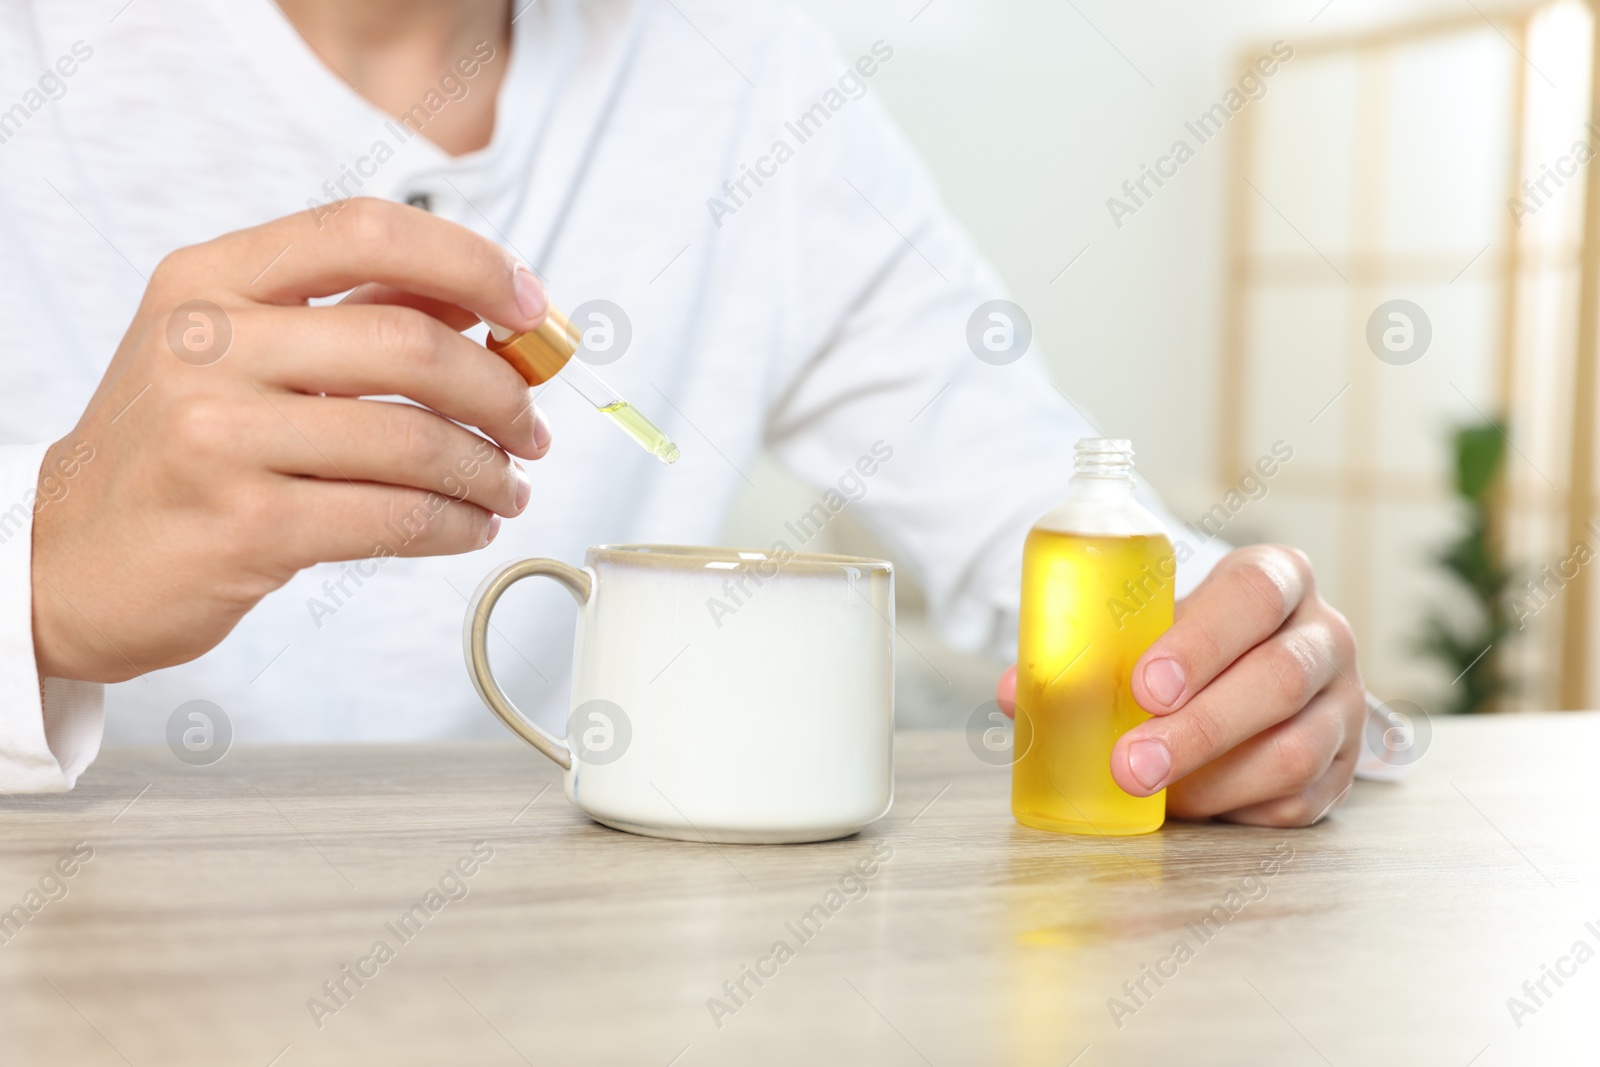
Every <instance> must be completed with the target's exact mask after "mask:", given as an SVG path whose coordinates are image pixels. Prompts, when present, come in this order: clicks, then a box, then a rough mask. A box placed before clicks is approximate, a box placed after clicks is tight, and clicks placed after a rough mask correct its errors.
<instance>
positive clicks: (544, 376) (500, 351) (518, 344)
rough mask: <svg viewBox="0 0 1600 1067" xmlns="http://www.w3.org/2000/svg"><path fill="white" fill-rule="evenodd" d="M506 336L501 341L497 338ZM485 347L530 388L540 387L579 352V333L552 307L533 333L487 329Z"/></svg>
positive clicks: (501, 328) (495, 327)
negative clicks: (501, 335) (518, 375)
mask: <svg viewBox="0 0 1600 1067" xmlns="http://www.w3.org/2000/svg"><path fill="white" fill-rule="evenodd" d="M500 333H505V334H506V335H507V336H505V337H504V338H501V337H498V336H496V335H497V334H500ZM484 344H485V345H486V346H487V347H488V349H489V351H491V352H494V353H495V354H497V355H498V356H500V357H501V358H502V359H504V360H505V361H506V362H507V363H509V364H511V366H513V367H514V368H516V371H517V373H518V374H520V375H522V377H523V379H524V380H525V381H527V383H528V385H529V386H536V385H543V384H544V383H545V382H548V381H549V380H550V379H551V378H554V377H555V376H556V375H557V374H559V373H561V368H562V367H565V366H566V365H567V361H568V360H569V359H571V358H572V354H573V353H574V352H576V351H577V350H578V344H579V337H578V332H577V331H576V330H574V329H573V328H572V323H570V322H568V321H567V317H566V316H565V315H563V314H562V313H561V311H560V310H559V309H557V308H554V307H552V308H551V309H550V310H549V311H548V312H547V313H546V314H545V317H544V321H543V322H541V323H540V324H539V325H538V326H537V327H536V328H535V329H532V330H529V331H528V332H527V333H511V332H510V331H509V330H506V329H505V328H504V327H503V326H495V325H493V324H491V325H490V327H489V336H488V337H487V338H485V340H484Z"/></svg>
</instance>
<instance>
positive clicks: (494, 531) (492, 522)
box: [483, 515, 500, 545]
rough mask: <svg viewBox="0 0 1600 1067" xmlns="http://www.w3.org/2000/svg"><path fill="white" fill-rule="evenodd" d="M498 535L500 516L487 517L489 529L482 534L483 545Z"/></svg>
mask: <svg viewBox="0 0 1600 1067" xmlns="http://www.w3.org/2000/svg"><path fill="white" fill-rule="evenodd" d="M499 535H500V516H498V515H490V516H489V529H488V530H487V531H485V532H484V535H483V543H484V544H486V545H487V544H488V543H489V542H491V541H493V540H494V539H495V538H496V537H498V536H499Z"/></svg>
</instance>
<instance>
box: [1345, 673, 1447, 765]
mask: <svg viewBox="0 0 1600 1067" xmlns="http://www.w3.org/2000/svg"><path fill="white" fill-rule="evenodd" d="M1366 697H1367V717H1366V721H1365V722H1364V723H1363V724H1362V731H1361V756H1360V757H1359V758H1358V759H1357V760H1356V777H1357V778H1369V779H1371V780H1373V781H1377V782H1392V781H1395V780H1397V779H1399V778H1403V777H1404V776H1405V775H1406V774H1407V773H1408V772H1409V771H1410V770H1411V765H1412V764H1414V763H1416V761H1417V760H1418V759H1420V758H1421V756H1422V753H1423V752H1424V751H1425V750H1426V749H1427V747H1428V741H1429V740H1430V738H1431V737H1432V731H1431V730H1430V729H1429V724H1428V722H1427V721H1426V715H1425V714H1424V715H1423V718H1422V720H1420V721H1419V720H1417V719H1414V718H1413V717H1411V716H1409V715H1406V714H1405V713H1404V712H1403V711H1401V710H1399V709H1397V708H1394V707H1391V706H1390V705H1388V704H1385V703H1383V702H1382V701H1380V700H1379V699H1378V698H1377V697H1375V696H1373V695H1372V694H1371V693H1368V694H1366ZM1395 703H1397V704H1400V705H1404V706H1408V707H1415V705H1409V704H1408V703H1407V702H1406V701H1404V700H1401V701H1396V702H1395ZM1416 711H1417V712H1418V714H1423V713H1422V709H1421V708H1417V709H1416Z"/></svg>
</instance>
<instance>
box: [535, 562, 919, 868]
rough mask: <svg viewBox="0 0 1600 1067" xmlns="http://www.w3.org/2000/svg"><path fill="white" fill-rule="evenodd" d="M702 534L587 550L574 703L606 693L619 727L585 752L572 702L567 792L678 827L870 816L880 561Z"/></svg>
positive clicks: (792, 827)
mask: <svg viewBox="0 0 1600 1067" xmlns="http://www.w3.org/2000/svg"><path fill="white" fill-rule="evenodd" d="M700 552H701V553H703V554H701V555H696V556H695V557H693V558H691V559H688V560H685V559H683V558H682V557H667V558H659V557H658V558H652V557H651V556H650V555H648V554H643V553H640V554H633V553H628V552H625V551H621V550H601V551H600V552H599V554H598V555H596V554H594V553H591V558H590V562H591V568H590V569H591V572H592V573H594V574H595V575H596V576H597V577H596V582H595V588H594V592H593V594H592V596H591V597H590V599H589V602H588V604H587V605H586V606H585V607H584V608H583V609H582V612H581V617H580V620H579V625H578V637H577V644H576V648H575V650H574V653H573V691H572V700H571V707H572V708H580V707H582V706H584V705H585V703H586V702H588V701H591V700H605V701H609V702H611V703H612V704H615V705H616V706H617V707H618V708H620V709H621V710H622V712H623V714H624V715H626V717H627V721H628V727H627V732H628V733H630V734H631V736H629V737H628V738H627V739H626V748H625V749H623V750H621V755H620V756H615V755H614V753H610V752H607V753H604V754H600V753H596V756H595V760H586V759H585V758H584V755H583V746H582V743H581V741H580V738H581V736H582V734H583V732H584V729H585V725H586V724H585V723H584V722H583V721H582V717H581V716H580V717H579V718H578V719H577V720H575V721H574V724H573V734H574V736H573V737H572V738H570V740H572V741H574V742H579V743H577V744H575V745H574V753H573V766H572V769H571V770H570V771H568V772H567V774H566V790H567V795H568V798H569V799H570V800H572V802H573V803H575V804H577V805H578V806H579V807H580V808H582V809H583V810H584V811H586V812H588V813H589V814H590V815H591V816H593V817H594V818H596V819H598V820H599V821H601V822H605V823H609V824H611V825H614V826H617V827H619V828H621V829H626V830H634V831H636V832H643V833H651V834H657V835H665V836H672V837H681V838H684V839H687V840H691V841H697V840H705V839H710V840H718V841H740V840H748V841H810V840H825V839H827V838H832V837H839V836H843V835H845V834H849V833H853V832H854V831H856V830H858V829H860V828H861V827H863V826H866V825H868V824H869V823H871V822H873V821H875V820H876V819H878V818H879V817H881V816H882V815H883V814H884V813H885V812H886V811H887V810H888V808H889V804H890V802H891V800H892V796H893V771H892V762H893V737H894V637H893V618H894V597H893V575H892V570H891V569H890V568H889V566H888V565H887V564H883V563H874V562H866V561H856V562H852V561H847V560H843V559H830V558H829V557H804V556H802V557H798V558H796V559H794V560H792V561H790V562H789V563H787V564H785V565H782V566H779V565H778V564H777V563H776V561H775V560H769V559H767V558H765V554H762V553H738V552H734V551H727V550H700ZM741 556H743V557H745V558H742V559H741ZM707 564H710V566H707ZM741 579H743V581H742V582H741V581H740V580H741ZM757 579H761V580H760V581H759V582H758V580H757ZM730 580H731V581H732V583H733V588H732V589H731V590H730V589H729V588H728V587H727V586H726V584H725V583H728V582H729V581H730ZM741 586H742V588H741ZM708 600H709V601H712V603H711V604H708ZM621 732H622V731H620V730H619V731H618V735H619V736H618V737H617V740H620V739H621V738H620V734H621ZM602 758H605V759H611V762H597V761H598V760H600V759H602Z"/></svg>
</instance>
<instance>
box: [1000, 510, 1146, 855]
mask: <svg viewBox="0 0 1600 1067" xmlns="http://www.w3.org/2000/svg"><path fill="white" fill-rule="evenodd" d="M1131 488H1132V486H1131V482H1130V483H1129V489H1130V491H1131ZM1175 573H1176V564H1175V562H1174V559H1173V552H1172V543H1171V542H1170V541H1169V540H1167V538H1166V537H1165V536H1162V535H1160V534H1155V535H1137V536H1126V537H1109V536H1081V535H1078V534H1074V533H1067V532H1061V531H1057V530H1052V529H1046V528H1042V527H1035V528H1034V529H1033V530H1032V531H1031V532H1030V533H1029V534H1028V540H1027V543H1026V545H1025V547H1024V549H1023V561H1022V610H1021V620H1020V626H1019V630H1018V636H1017V710H1016V735H1015V744H1016V749H1015V751H1016V752H1017V753H1018V758H1017V760H1016V762H1015V763H1014V764H1013V765H1012V769H1011V774H1012V777H1011V810H1012V812H1013V814H1015V816H1016V818H1017V821H1018V822H1020V823H1023V824H1024V825H1026V826H1032V827H1036V828H1038V829H1041V830H1054V831H1057V832H1062V833H1074V834H1093V835H1126V834H1144V833H1149V832H1150V831H1152V830H1156V829H1159V828H1160V826H1161V824H1162V822H1163V821H1164V820H1165V818H1166V791H1165V790H1162V791H1160V792H1157V793H1156V794H1154V795H1153V796H1148V797H1135V796H1130V795H1129V794H1127V793H1125V792H1123V791H1122V788H1121V787H1120V786H1118V785H1117V783H1116V782H1115V781H1114V780H1113V779H1112V777H1111V749H1112V746H1113V745H1115V744H1116V741H1117V738H1119V737H1121V736H1122V735H1123V734H1124V733H1125V732H1127V731H1128V730H1129V729H1131V728H1132V727H1134V726H1137V725H1138V724H1139V723H1141V722H1144V721H1145V720H1146V719H1148V718H1149V717H1150V716H1149V715H1148V714H1146V713H1145V711H1144V710H1143V709H1142V708H1140V707H1139V705H1138V703H1137V702H1136V701H1135V700H1134V699H1133V692H1132V688H1131V680H1132V674H1133V666H1134V664H1135V663H1136V662H1138V659H1139V657H1140V656H1141V655H1143V654H1144V651H1145V649H1147V648H1149V647H1150V644H1151V642H1153V641H1154V640H1155V639H1156V638H1157V637H1158V636H1160V635H1161V633H1162V632H1163V631H1164V630H1166V629H1167V628H1168V627H1169V626H1171V625H1172V601H1173V578H1174V575H1175Z"/></svg>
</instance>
